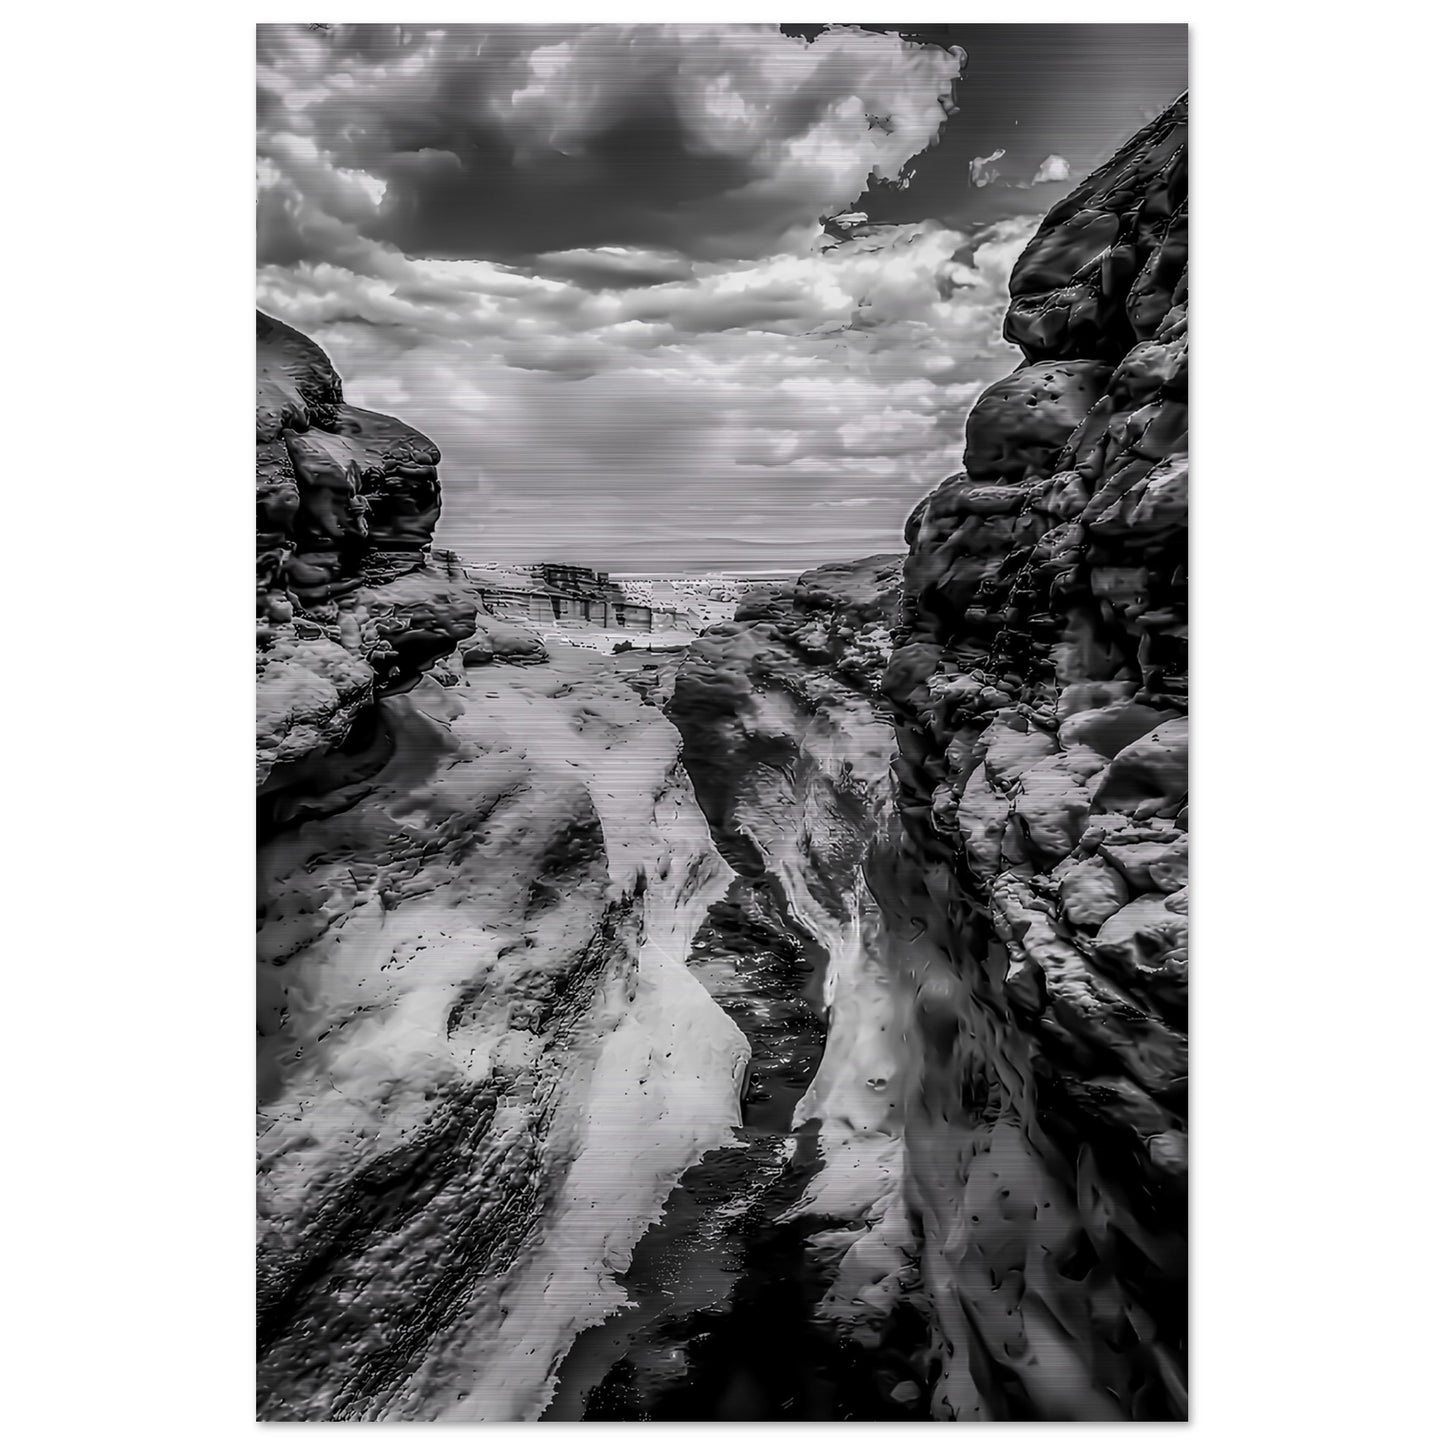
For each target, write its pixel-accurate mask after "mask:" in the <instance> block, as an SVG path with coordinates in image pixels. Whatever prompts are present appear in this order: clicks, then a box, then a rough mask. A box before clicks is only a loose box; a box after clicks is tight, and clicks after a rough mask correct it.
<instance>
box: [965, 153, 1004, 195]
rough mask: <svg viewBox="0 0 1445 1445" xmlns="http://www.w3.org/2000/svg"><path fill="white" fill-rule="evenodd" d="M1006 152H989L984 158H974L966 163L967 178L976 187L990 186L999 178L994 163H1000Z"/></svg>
mask: <svg viewBox="0 0 1445 1445" xmlns="http://www.w3.org/2000/svg"><path fill="white" fill-rule="evenodd" d="M1007 154H1008V152H1007V151H1006V150H1002V149H1000V150H996V151H991V152H990V153H989V154H988V155H986V156H974V158H973V159H972V160H971V161H969V163H968V178H969V180H971V181H972V182H973V183H974V185H976V186H987V185H991V184H992V183H993V182H994V181H996V180H997V179H998V177H999V169H998V166H997V165H995V164H994V162H995V161H1001V160H1002V159H1003V158H1004V157H1005V156H1006V155H1007Z"/></svg>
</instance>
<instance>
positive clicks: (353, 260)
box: [256, 24, 1189, 1422]
mask: <svg viewBox="0 0 1445 1445" xmlns="http://www.w3.org/2000/svg"><path fill="white" fill-rule="evenodd" d="M257 79H258V86H259V90H258V94H259V99H258V109H257V126H258V130H257V142H258V172H257V174H258V182H257V185H258V263H259V274H258V293H259V294H258V301H259V308H260V312H259V314H258V317H257V329H256V338H257V412H256V426H257V430H256V467H257V471H256V477H257V496H256V500H257V524H256V527H257V530H256V556H257V566H258V584H257V586H258V591H257V624H256V627H257V645H256V668H257V751H256V759H257V786H258V804H257V816H258V873H257V901H258V914H259V964H258V974H257V1007H258V1060H257V1084H258V1093H259V1128H260V1135H259V1146H258V1150H259V1154H258V1159H259V1212H258V1248H259V1259H258V1274H257V1293H258V1311H259V1315H258V1347H259V1358H258V1366H257V1388H258V1395H257V1399H258V1405H257V1410H258V1415H259V1417H260V1418H261V1419H263V1420H268V1421H332V1420H376V1421H393V1420H414V1421H488V1422H506V1421H533V1420H543V1421H552V1420H586V1421H619V1420H637V1421H646V1420H670V1421H717V1420H733V1421H765V1420H814V1421H820V1420H821V1421H828V1420H837V1421H925V1420H938V1421H957V1420H965V1421H970V1420H971V1421H990V1420H993V1421H1031V1420H1060V1421H1062V1420H1070V1421H1072V1420H1091V1421H1110V1420H1114V1421H1125V1420H1179V1419H1183V1418H1186V1417H1187V1403H1186V1393H1185V1380H1186V1365H1185V1347H1186V1322H1187V1308H1186V1306H1187V1295H1186V1289H1187V1269H1186V1202H1187V1174H1186V1168H1187V1163H1186V1116H1185V1111H1186V1082H1187V1064H1186V1057H1185V1050H1186V1041H1187V1026H1188V993H1187V989H1188V964H1187V943H1188V917H1189V908H1188V902H1189V882H1188V841H1189V821H1188V815H1189V807H1188V802H1189V799H1188V783H1189V772H1188V738H1189V722H1188V713H1189V674H1188V664H1187V656H1186V645H1187V633H1188V572H1187V560H1188V548H1187V520H1188V518H1187V483H1188V451H1187V446H1188V432H1187V423H1188V388H1187V358H1188V270H1187V261H1188V170H1187V161H1186V133H1187V110H1186V100H1185V97H1184V90H1185V85H1186V81H1187V75H1186V31H1185V29H1184V27H1182V26H1109V25H1096V26H1090V25H1070V26H1048V25H1038V26H1030V25H977V26H975V25H967V24H961V25H932V26H915V27H910V26H906V25H904V26H881V25H879V26H866V25H865V26H830V25H707V26H701V25H699V26H691V25H664V26H647V25H641V26H617V25H567V26H523V25H517V26H507V25H477V26H466V25H445V26H410V25H342V24H329V25H321V24H297V25H264V26H261V27H260V28H259V30H258V59H257Z"/></svg>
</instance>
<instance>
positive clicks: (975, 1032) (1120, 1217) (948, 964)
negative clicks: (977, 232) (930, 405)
mask: <svg viewBox="0 0 1445 1445" xmlns="http://www.w3.org/2000/svg"><path fill="white" fill-rule="evenodd" d="M1186 122H1187V116H1186V102H1185V101H1184V100H1183V99H1181V100H1180V101H1179V102H1178V103H1177V104H1176V105H1174V106H1173V107H1171V108H1170V109H1169V110H1168V111H1167V112H1165V113H1164V114H1163V115H1161V116H1160V117H1159V118H1158V119H1157V120H1155V121H1154V122H1152V123H1151V124H1150V125H1149V126H1147V127H1146V128H1145V129H1144V130H1142V131H1141V132H1140V133H1139V134H1138V135H1137V136H1135V137H1134V138H1133V139H1132V140H1130V141H1129V142H1128V143H1127V144H1126V145H1125V146H1124V147H1123V149H1122V150H1121V151H1120V152H1119V153H1118V155H1116V156H1115V157H1114V158H1113V159H1112V160H1111V161H1110V162H1108V164H1106V165H1105V166H1103V167H1102V168H1101V169H1099V170H1098V171H1096V172H1095V173H1094V174H1093V175H1091V176H1090V177H1089V178H1088V179H1087V180H1086V181H1084V182H1083V184H1082V185H1080V186H1079V187H1078V188H1077V189H1076V190H1075V191H1074V192H1073V194H1072V195H1070V196H1069V197H1068V198H1067V199H1066V200H1064V201H1063V202H1061V203H1060V204H1059V205H1058V206H1056V207H1055V208H1054V210H1053V211H1051V212H1050V213H1049V215H1048V216H1046V217H1045V219H1044V221H1043V224H1042V225H1041V227H1040V229H1039V232H1038V234H1037V236H1035V238H1034V239H1033V241H1032V242H1031V243H1030V244H1029V246H1028V247H1027V249H1026V250H1025V251H1024V252H1023V254H1022V256H1021V257H1020V259H1019V261H1018V264H1017V266H1016V267H1015V270H1014V273H1013V277H1012V280H1011V285H1010V289H1011V293H1012V303H1011V305H1010V307H1009V311H1008V316H1007V320H1006V322H1005V326H1004V334H1005V336H1006V337H1007V338H1008V339H1009V340H1011V341H1013V342H1015V343H1016V344H1017V345H1018V346H1019V347H1020V348H1021V350H1022V351H1023V353H1024V358H1025V360H1024V362H1023V364H1022V365H1021V366H1020V367H1019V368H1018V370H1017V371H1015V372H1014V373H1013V374H1012V375H1011V376H1008V377H1005V378H1004V379H1003V380H1002V381H1000V382H998V383H997V384H995V385H994V386H993V387H991V388H990V389H989V390H988V391H986V392H985V393H984V394H983V395H982V396H981V397H980V398H979V400H978V402H977V403H976V405H975V407H974V410H973V412H972V413H971V415H970V416H969V418H968V422H967V427H966V447H965V452H964V470H963V471H961V472H960V473H958V475H956V476H954V477H951V478H949V480H947V481H946V482H944V483H943V484H942V485H941V486H940V487H939V488H938V489H937V490H936V491H935V492H933V493H932V494H931V495H930V496H929V497H928V498H926V499H925V500H924V502H923V503H921V504H920V506H919V507H918V508H917V509H916V511H915V513H914V515H913V516H912V517H911V518H910V519H909V523H908V527H907V531H906V537H907V541H908V544H909V549H910V550H909V555H908V560H907V563H906V565H905V568H904V573H903V597H902V603H901V607H900V613H899V625H898V630H897V634H896V643H897V645H896V647H895V649H894V651H893V654H892V657H891V660H890V662H889V665H888V670H887V673H886V676H885V679H884V683H883V686H884V691H885V692H886V693H887V695H888V697H889V699H890V702H891V705H892V708H893V713H894V718H895V722H896V726H897V739H898V747H899V754H900V755H899V758H898V761H897V764H896V770H897V777H898V804H899V813H900V821H901V826H900V828H899V829H898V832H897V836H896V837H895V838H894V839H893V840H892V841H891V844H890V845H889V846H886V847H879V848H877V849H875V851H874V855H873V858H872V860H871V862H870V867H869V879H870V882H871V883H872V885H873V889H874V892H875V894H876V895H877V897H878V899H879V900H880V902H881V903H882V905H883V907H884V909H885V912H886V913H887V915H888V917H889V920H890V929H889V940H888V943H887V947H888V949H889V951H890V956H891V958H892V961H893V966H894V967H895V968H896V969H897V970H899V971H900V973H901V974H902V975H903V976H906V977H907V978H909V979H910V981H911V988H912V992H913V993H914V995H915V997H916V1007H915V1012H914V1024H915V1026H916V1029H917V1034H918V1044H919V1048H920V1050H921V1054H920V1070H921V1073H920V1078H919V1081H918V1092H917V1096H916V1098H915V1100H914V1102H913V1104H912V1106H911V1108H910V1114H909V1121H908V1126H907V1159H908V1168H909V1174H910V1180H909V1189H910V1194H911V1199H912V1203H913V1205H914V1207H915V1209H916V1210H917V1212H918V1216H919V1218H920V1220H921V1227H922V1233H923V1239H924V1251H923V1258H922V1262H921V1264H922V1271H923V1276H924V1282H925V1286H926V1288H927V1290H928V1292H929V1294H930V1297H931V1301H932V1306H933V1316H934V1335H935V1343H936V1347H937V1350H938V1361H939V1363H938V1367H937V1379H936V1382H935V1386H934V1391H933V1410H934V1413H935V1414H937V1415H939V1416H942V1417H958V1418H974V1419H987V1418H1009V1419H1130V1418H1134V1419H1173V1418H1181V1417H1183V1416H1184V1415H1185V1413H1186V1409H1187V1407H1186V1402H1185V1392H1184V1378H1185V1359H1184V1349H1185V1324H1186V1298H1185V1290H1186V1250H1185V1216H1186V1205H1187V1187H1186V1167H1187V1166H1186V1149H1185V1144H1186V1133H1185V1130H1186V1124H1185V1108H1186V1081H1187V1060H1186V1034H1187V987H1188V963H1187V926H1188V897H1189V891H1188V737H1189V729H1188V721H1187V713H1188V669H1187V660H1186V639H1187V600H1188V591H1187V588H1188V582H1187V558H1188V553H1187V482H1188V456H1187V423H1188V394H1187V364H1188V328H1187V305H1188V279H1187V274H1188V273H1187V244H1188V229H1187V228H1188V217H1187V161H1186V151H1185V142H1186Z"/></svg>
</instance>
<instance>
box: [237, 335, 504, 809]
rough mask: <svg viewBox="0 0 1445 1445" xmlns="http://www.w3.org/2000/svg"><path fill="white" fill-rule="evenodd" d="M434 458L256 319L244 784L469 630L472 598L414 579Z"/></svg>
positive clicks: (420, 441)
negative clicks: (248, 731) (250, 724)
mask: <svg viewBox="0 0 1445 1445" xmlns="http://www.w3.org/2000/svg"><path fill="white" fill-rule="evenodd" d="M440 460H441V453H440V452H439V451H438V450H437V448H436V446H435V445H434V444H433V443H432V442H431V441H430V440H429V439H428V438H426V437H424V436H423V435H422V434H421V433H420V432H418V431H415V430H414V429H413V428H411V427H409V426H407V425H406V424H405V423H404V422H400V421H398V420H396V418H395V417H389V416H382V415H381V414H379V413H377V412H370V411H363V410H361V409H360V408H358V407H352V406H348V405H347V404H346V403H345V401H344V400H343V399H342V392H341V380H340V378H339V377H338V376H337V374H336V371H335V369H334V368H333V367H332V365H331V363H330V361H329V360H328V359H327V357H326V354H325V352H323V351H322V350H321V348H320V347H319V346H317V345H316V343H315V342H313V341H311V340H310V339H308V338H307V337H305V336H303V335H302V334H301V333H300V332H299V331H294V330H292V329H291V327H289V326H286V325H284V324H283V323H281V322H279V321H276V320H274V319H273V318H271V317H269V316H265V315H262V314H261V313H260V312H257V314H256V573H257V575H256V593H257V603H256V611H257V625H256V646H257V653H256V673H257V676H256V724H257V726H256V753H257V757H256V772H257V782H258V784H265V783H266V781H267V779H268V778H269V777H270V775H271V773H272V771H273V770H274V769H275V768H276V767H277V766H278V765H286V766H288V767H291V766H295V765H297V764H300V763H302V762H304V761H305V760H307V759H309V758H314V757H316V756H318V755H320V754H324V753H325V752H326V751H327V750H328V749H331V748H334V747H336V746H338V745H339V744H340V743H342V742H343V741H344V739H345V738H346V736H347V735H348V733H349V732H350V731H351V729H352V727H353V725H354V724H355V723H356V720H357V718H358V716H359V715H360V713H361V711H362V710H363V709H364V708H366V707H367V706H369V705H370V704H371V703H372V702H373V701H374V700H375V699H376V698H377V697H380V696H384V695H386V694H388V693H393V692H397V691H400V690H403V689H405V688H407V687H410V686H412V685H414V684H415V683H416V681H417V679H418V678H419V677H420V676H421V675H422V673H423V671H424V670H425V669H426V668H427V667H428V666H429V665H430V664H431V663H432V662H433V661H435V660H436V659H437V658H439V657H441V656H443V655H445V654H447V653H450V652H451V651H453V650H454V649H455V648H456V647H457V645H458V643H460V642H462V641H463V640H464V639H466V638H468V637H470V636H471V634H472V632H473V631H474V629H475V626H476V618H477V611H478V606H477V599H476V597H475V594H473V593H472V592H470V591H469V590H468V589H466V588H463V587H459V586H457V585H456V584H455V583H454V582H452V581H449V580H448V579H446V578H444V577H441V576H439V575H438V574H437V573H435V572H434V571H432V570H431V569H430V568H429V567H428V566H427V565H426V557H425V551H424V549H425V548H426V547H427V546H428V545H429V543H430V542H431V535H432V530H433V529H434V528H435V526H436V522H437V518H438V517H439V516H440V513H441V489H440V486H439V484H438V481H437V463H438V462H439V461H440Z"/></svg>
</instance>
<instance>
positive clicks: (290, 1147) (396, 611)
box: [257, 317, 747, 1420]
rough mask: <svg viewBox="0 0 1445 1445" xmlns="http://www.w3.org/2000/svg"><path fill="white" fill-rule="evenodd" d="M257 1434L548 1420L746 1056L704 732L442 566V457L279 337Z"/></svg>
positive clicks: (296, 344)
mask: <svg viewBox="0 0 1445 1445" xmlns="http://www.w3.org/2000/svg"><path fill="white" fill-rule="evenodd" d="M258 341H259V347H260V373H259V388H258V407H257V415H258V438H259V441H258V515H259V519H260V520H259V524H258V546H257V552H258V558H259V560H260V564H261V576H260V582H261V587H260V595H261V623H260V628H259V636H258V653H257V662H258V672H259V679H258V774H259V776H260V778H261V780H262V784H263V786H262V789H261V794H260V800H261V808H260V820H261V826H260V839H261V846H260V850H259V857H258V879H257V904H258V915H259V918H258V982H257V1003H258V1040H257V1046H258V1055H257V1076H258V1086H259V1127H260V1138H259V1165H260V1180H259V1217H260V1218H259V1232H258V1246H259V1259H258V1303H259V1319H258V1343H259V1347H260V1359H259V1365H258V1396H259V1403H258V1409H259V1413H260V1416H261V1418H263V1419H267V1420H344V1419H452V1418H459V1419H472V1420H475V1419H487V1420H514V1419H523V1418H529V1417H533V1416H535V1415H536V1414H537V1413H539V1412H540V1411H541V1409H542V1408H543V1407H544V1406H545V1404H546V1401H547V1396H548V1392H549V1390H550V1389H551V1387H552V1380H553V1377H554V1375H555V1371H556V1367H557V1363H558V1361H559V1360H560V1359H561V1357H562V1356H563V1355H564V1354H565V1352H566V1349H567V1347H568V1346H569V1345H570V1343H571V1341H572V1339H573V1337H574V1336H575V1335H576V1334H577V1332H578V1331H579V1330H583V1329H585V1328H587V1327H588V1326H589V1325H590V1324H593V1323H595V1322H596V1320H597V1319H599V1318H601V1317H602V1316H604V1315H606V1314H608V1313H609V1312H611V1311H615V1310H616V1309H618V1308H619V1307H620V1306H621V1305H622V1304H624V1303H625V1296H624V1295H623V1293H622V1291H621V1289H620V1288H619V1286H618V1285H617V1284H616V1282H615V1275H616V1274H617V1272H618V1271H619V1270H621V1269H623V1268H625V1266H626V1263H627V1260H628V1258H629V1256H630V1254H631V1251H632V1249H633V1247H634V1245H635V1243H636V1241H637V1239H638V1238H639V1237H640V1236H641V1235H642V1233H643V1232H644V1231H645V1230H646V1229H647V1227H648V1224H649V1222H650V1221H651V1220H652V1219H654V1218H655V1217H656V1216H657V1214H658V1213H659V1212H660V1211H661V1209H662V1206H663V1202H664V1201H665V1199H666V1198H667V1195H668V1192H669V1190H670V1189H671V1188H672V1186H673V1185H674V1183H675V1182H676V1180H677V1178H678V1177H679V1176H680V1175H681V1174H682V1173H683V1171H684V1170H686V1169H687V1168H688V1167H689V1166H690V1165H691V1164H693V1163H694V1162H695V1161H696V1160H697V1159H698V1158H699V1157H701V1156H702V1155H703V1154H704V1153H706V1152H707V1151H708V1150H710V1149H712V1148H715V1147H716V1146H718V1145H723V1144H728V1143H730V1142H731V1140H732V1132H733V1127H734V1125H735V1124H736V1123H737V1121H738V1093H739V1088H740V1085H741V1082H742V1077H743V1071H744V1069H745V1066H746V1060H747V1046H746V1043H745V1041H744V1040H743V1038H742V1036H741V1035H740V1034H739V1032H738V1030H737V1028H736V1027H735V1026H734V1025H733V1023H732V1022H731V1021H730V1020H729V1018H728V1017H727V1015H726V1014H724V1013H723V1012H722V1010H721V1009H720V1008H719V1007H718V1006H717V1004H716V1003H714V1001H713V1000H712V999H711V998H710V997H709V995H708V993H707V991H706V989H705V988H704V987H703V985H702V984H701V983H700V982H699V981H698V980H697V978H696V977H695V976H694V975H693V973H691V972H690V971H689V970H688V968H687V966H686V959H687V955H688V950H689V946H690V942H691V939H692V936H693V934H694V933H695V932H696V931H697V929H698V928H699V927H700V926H701V924H702V922H703V919H704V917H705V916H706V913H707V910H708V908H709V906H710V905H711V904H712V903H713V902H714V901H716V900H717V899H719V898H721V897H722V895H723V894H724V893H725V892H726V890H727V887H728V885H729V882H730V880H731V878H732V872H731V870H730V869H729V867H728V865H727V864H726V863H725V862H724V860H723V859H722V857H721V856H720V855H719V853H718V852H717V850H716V848H715V847H714V846H713V843H712V840H711V838H710V837H709V834H708V830H707V826H706V823H705V822H704V820H703V818H702V816H701V814H700V813H699V811H698V809H697V805H696V803H695V801H694V800H693V795H692V789H691V786H690V784H689V782H688V778H687V774H686V772H685V771H684V769H683V767H682V765H681V761H680V756H679V754H680V750H681V740H680V738H679V737H678V734H677V732H676V731H675V729H673V728H672V727H671V726H670V725H669V724H668V722H667V721H666V719H665V718H664V717H663V715H662V714H661V712H659V711H658V710H657V709H656V708H655V707H652V706H649V705H648V704H647V703H645V702H644V701H643V700H642V699H641V698H640V697H639V696H638V695H637V693H636V692H635V691H634V689H633V688H632V687H630V686H629V685H628V684H627V682H626V681H625V680H624V679H623V678H621V677H619V676H617V675H616V674H615V673H614V672H613V671H612V670H611V667H610V663H609V661H608V660H606V659H604V658H601V657H599V656H597V655H595V654H591V653H587V652H583V651H580V650H577V649H563V650H562V651H563V653H564V655H562V656H559V657H556V658H552V659H549V658H548V657H547V654H546V653H545V651H544V650H543V649H542V648H541V647H540V646H539V645H538V643H537V640H536V638H535V637H534V636H533V635H532V634H531V633H530V632H529V631H528V630H527V629H526V628H524V627H522V626H519V625H518V624H516V623H512V622H507V621H504V620H503V619H500V618H495V617H491V616H489V615H487V614H486V612H485V611H484V610H483V609H481V608H480V607H479V606H478V600H477V597H476V594H475V592H474V590H472V589H471V588H470V587H468V586H467V585H466V583H465V580H464V579H463V578H461V577H460V576H459V575H447V574H446V572H445V571H442V572H438V571H437V570H435V569H434V568H432V567H431V566H430V565H429V564H428V562H427V560H426V554H425V544H426V542H427V540H428V538H429V537H430V533H431V528H432V526H433V525H434V523H435V521H436V517H437V513H438V507H439V502H440V495H439V491H438V483H437V475H436V465H437V461H438V454H437V450H436V448H435V447H434V446H433V445H432V444H431V443H430V442H429V441H427V440H426V438H424V437H422V436H420V434H418V433H416V432H414V431H412V430H411V429H410V428H408V427H406V426H405V425H404V424H402V423H401V422H397V421H394V420H392V419H391V418H388V417H380V416H376V415H374V414H372V413H368V412H360V411H356V410H355V409H352V408H348V407H347V406H346V405H345V404H344V403H343V402H342V400H341V389H340V383H339V382H338V380H337V377H336V374H335V372H334V371H333V370H332V368H331V365H330V363H329V362H328V361H327V359H326V357H325V356H324V354H323V353H322V352H321V351H320V350H319V348H317V347H316V346H315V345H314V344H313V343H311V342H310V341H308V340H307V339H306V338H305V337H303V336H301V335H299V334H298V333H297V332H295V331H292V330H291V329H290V328H288V327H285V326H282V325H281V324H280V323H278V322H273V321H271V320H269V319H268V318H264V317H263V318H261V320H260V321H259V323H258Z"/></svg>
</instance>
